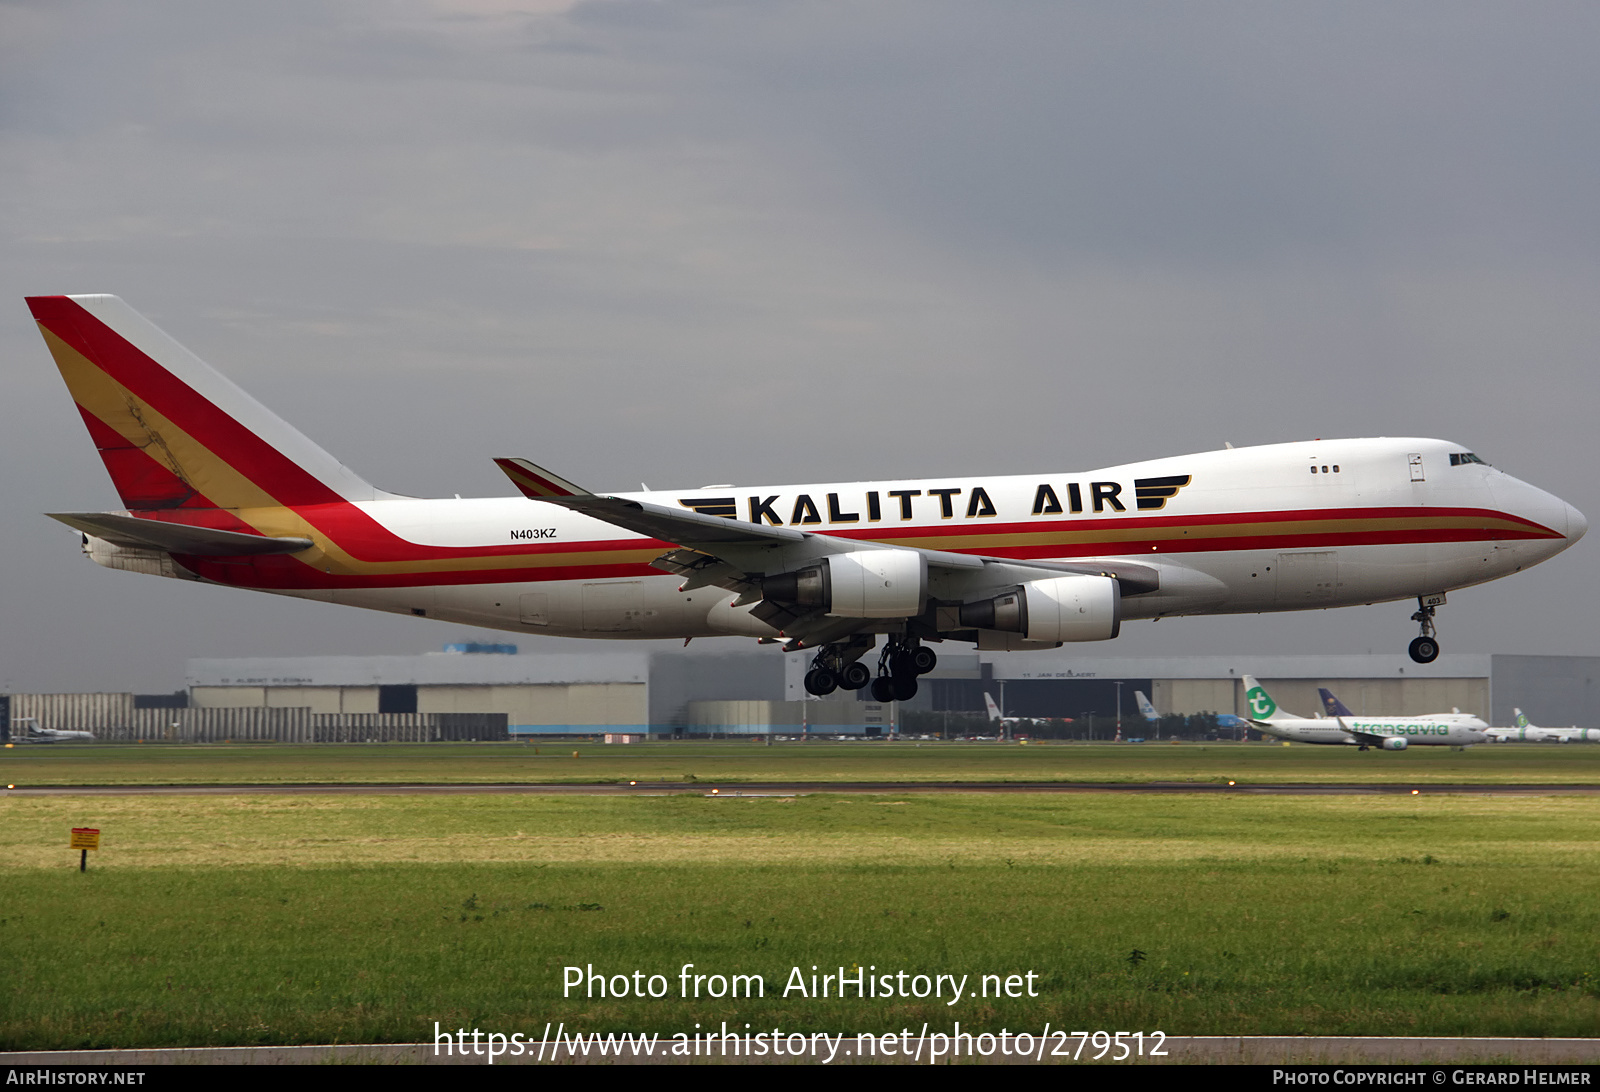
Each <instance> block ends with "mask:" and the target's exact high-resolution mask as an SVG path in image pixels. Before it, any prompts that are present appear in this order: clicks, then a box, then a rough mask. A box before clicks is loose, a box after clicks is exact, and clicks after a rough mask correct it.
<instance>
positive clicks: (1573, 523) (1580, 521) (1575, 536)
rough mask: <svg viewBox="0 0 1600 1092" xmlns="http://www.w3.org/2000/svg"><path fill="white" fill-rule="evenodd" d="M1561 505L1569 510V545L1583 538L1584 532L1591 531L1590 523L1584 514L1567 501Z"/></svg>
mask: <svg viewBox="0 0 1600 1092" xmlns="http://www.w3.org/2000/svg"><path fill="white" fill-rule="evenodd" d="M1561 504H1562V506H1563V507H1564V508H1566V510H1567V541H1568V542H1569V543H1572V542H1577V541H1578V540H1579V539H1580V538H1582V537H1583V534H1584V532H1585V531H1587V530H1588V529H1589V521H1588V520H1586V519H1584V518H1583V513H1582V512H1580V511H1578V510H1577V509H1576V508H1574V507H1572V505H1570V504H1567V502H1566V501H1562V502H1561Z"/></svg>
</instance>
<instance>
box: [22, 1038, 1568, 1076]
mask: <svg viewBox="0 0 1600 1092" xmlns="http://www.w3.org/2000/svg"><path fill="white" fill-rule="evenodd" d="M1034 1043H1035V1045H1036V1046H1037V1044H1038V1040H1037V1039H1034ZM856 1045H857V1044H856V1041H855V1040H854V1039H851V1038H848V1037H847V1038H845V1039H844V1040H843V1042H842V1043H840V1044H839V1047H840V1049H839V1050H838V1052H837V1054H836V1055H835V1056H834V1059H833V1062H832V1064H834V1065H840V1064H849V1063H855V1064H876V1065H896V1064H898V1065H904V1064H922V1065H927V1064H929V1062H928V1058H929V1054H930V1053H931V1051H932V1048H933V1047H934V1046H936V1045H937V1046H939V1047H940V1049H943V1050H948V1049H949V1044H948V1042H946V1043H944V1044H938V1043H937V1041H936V1040H935V1039H934V1038H933V1037H929V1039H928V1040H924V1041H923V1042H922V1043H921V1044H920V1046H921V1047H922V1050H921V1054H920V1062H917V1061H916V1060H915V1059H916V1057H917V1055H916V1051H917V1050H918V1048H919V1043H918V1040H916V1039H911V1040H909V1042H908V1043H906V1044H905V1046H906V1047H908V1048H909V1049H910V1050H911V1051H912V1053H913V1058H907V1057H906V1056H905V1054H904V1052H902V1053H900V1054H897V1055H895V1056H893V1057H885V1056H882V1055H879V1056H877V1057H862V1056H861V1053H860V1051H858V1050H856V1049H855V1048H856ZM896 1045H900V1044H898V1043H897V1044H896ZM985 1045H987V1046H989V1048H990V1049H991V1050H992V1051H993V1053H991V1054H990V1055H989V1056H988V1057H982V1058H977V1059H974V1060H975V1061H978V1062H981V1063H983V1064H988V1065H993V1064H997V1063H998V1064H1010V1065H1033V1064H1038V1063H1039V1062H1052V1061H1053V1062H1056V1063H1067V1064H1072V1063H1073V1059H1072V1058H1071V1056H1070V1053H1071V1051H1072V1050H1073V1049H1075V1048H1076V1047H1077V1040H1076V1039H1066V1040H1061V1039H1057V1038H1055V1037H1054V1036H1052V1037H1051V1039H1050V1041H1049V1043H1048V1044H1047V1049H1045V1051H1044V1053H1043V1056H1042V1057H1041V1056H1038V1055H1032V1056H1027V1057H1021V1056H1018V1055H1016V1054H1012V1055H1010V1056H1004V1055H1001V1054H1000V1053H999V1051H998V1050H995V1049H994V1045H993V1043H992V1042H991V1043H988V1044H985ZM1147 1045H1148V1041H1147ZM533 1046H534V1047H535V1048H537V1046H538V1041H537V1040H535V1041H534V1044H533ZM1057 1049H1064V1050H1065V1051H1066V1052H1067V1053H1066V1055H1065V1056H1059V1057H1052V1054H1051V1052H1052V1051H1054V1050H1057ZM1164 1049H1165V1050H1166V1052H1167V1053H1166V1055H1165V1056H1164V1057H1145V1058H1142V1059H1141V1058H1138V1057H1133V1058H1130V1059H1129V1061H1130V1062H1135V1063H1137V1062H1143V1063H1145V1064H1165V1065H1330V1064H1331V1065H1425V1066H1449V1065H1473V1064H1479V1065H1481V1064H1496V1063H1498V1064H1509V1063H1514V1064H1519V1065H1544V1066H1549V1065H1564V1066H1569V1067H1575V1066H1593V1065H1595V1064H1596V1063H1600V1039H1435V1038H1426V1039H1425V1038H1380V1037H1320V1036H1265V1035H1262V1036H1248V1035H1247V1036H1239V1035H1218V1036H1189V1037H1181V1036H1174V1037H1172V1038H1169V1039H1167V1040H1166V1042H1165V1044H1164ZM441 1050H442V1048H441ZM847 1050H848V1051H850V1052H851V1053H850V1055H849V1056H846V1054H845V1051H847ZM1094 1052H1095V1051H1094V1050H1093V1048H1090V1047H1086V1048H1084V1050H1083V1051H1082V1052H1081V1054H1080V1057H1079V1059H1078V1064H1082V1063H1083V1062H1086V1061H1089V1060H1090V1056H1092V1055H1093V1053H1094ZM656 1053H657V1054H658V1055H659V1054H660V1053H661V1050H660V1047H659V1046H658V1047H657V1048H656ZM823 1057H824V1058H825V1057H826V1051H824V1052H823ZM1107 1057H1108V1058H1109V1057H1110V1055H1109V1054H1108V1055H1107ZM821 1060H822V1059H819V1058H815V1057H810V1056H806V1057H800V1058H796V1057H791V1056H784V1057H777V1056H774V1055H771V1054H768V1055H766V1056H765V1057H761V1056H757V1057H754V1058H751V1057H744V1056H740V1057H728V1058H726V1059H724V1058H722V1057H720V1056H713V1057H710V1058H707V1057H699V1058H695V1057H688V1058H682V1057H679V1058H673V1057H671V1056H668V1057H664V1058H663V1057H655V1058H653V1059H647V1058H642V1057H641V1058H638V1059H635V1058H634V1057H633V1056H632V1055H631V1054H629V1055H625V1056H623V1057H621V1058H618V1057H616V1056H606V1057H602V1056H600V1055H598V1054H597V1053H594V1052H592V1051H591V1052H590V1053H589V1054H588V1055H582V1054H580V1055H578V1056H576V1057H574V1056H572V1055H571V1054H569V1053H568V1052H567V1051H566V1050H565V1049H562V1050H560V1051H559V1052H558V1051H556V1050H555V1049H554V1048H552V1049H551V1050H550V1051H548V1052H547V1053H546V1055H545V1059H544V1061H545V1064H551V1063H554V1064H558V1065H619V1064H621V1065H638V1064H650V1062H652V1061H653V1062H654V1064H657V1065H673V1064H676V1065H708V1064H709V1065H717V1064H723V1063H724V1062H725V1063H726V1064H730V1065H732V1064H739V1065H750V1064H767V1065H797V1064H798V1065H815V1064H819V1063H820V1061H821ZM967 1060H968V1059H967V1057H966V1056H965V1055H963V1056H962V1057H961V1059H960V1061H961V1062H963V1063H965V1062H967ZM486 1061H487V1059H486V1057H484V1056H482V1055H478V1056H473V1055H468V1056H466V1057H462V1056H461V1055H455V1056H450V1055H445V1054H442V1053H441V1054H435V1051H434V1046H433V1044H431V1043H398V1044H367V1045H356V1046H293V1047H194V1048H186V1049H164V1050H58V1051H25V1052H23V1051H19V1052H14V1053H0V1066H82V1065H111V1066H131V1067H138V1066H156V1065H327V1064H334V1063H338V1064H344V1065H352V1064H354V1065H361V1064H366V1065H483V1064H485V1063H486ZM496 1064H497V1065H529V1064H538V1058H537V1057H536V1056H534V1057H530V1056H528V1055H526V1054H525V1055H523V1056H522V1057H512V1056H506V1057H502V1058H498V1059H496ZM1433 1083H1436V1084H1443V1083H1446V1081H1445V1080H1440V1079H1438V1077H1437V1076H1436V1077H1435V1078H1434V1081H1433ZM1457 1083H1459V1082H1457Z"/></svg>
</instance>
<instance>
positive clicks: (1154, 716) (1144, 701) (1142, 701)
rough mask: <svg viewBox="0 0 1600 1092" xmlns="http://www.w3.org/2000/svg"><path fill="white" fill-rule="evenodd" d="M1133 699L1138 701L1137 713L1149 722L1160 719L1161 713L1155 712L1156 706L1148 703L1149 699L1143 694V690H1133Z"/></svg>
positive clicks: (1152, 722)
mask: <svg viewBox="0 0 1600 1092" xmlns="http://www.w3.org/2000/svg"><path fill="white" fill-rule="evenodd" d="M1133 700H1134V701H1135V702H1136V703H1138V706H1139V715H1140V716H1141V717H1143V718H1144V719H1145V720H1147V721H1149V722H1150V723H1151V724H1154V723H1156V721H1158V720H1160V719H1161V714H1160V713H1157V712H1156V707H1155V706H1153V705H1151V704H1150V699H1149V698H1147V697H1145V696H1144V691H1143V690H1135V691H1134V692H1133Z"/></svg>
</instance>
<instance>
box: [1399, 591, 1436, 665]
mask: <svg viewBox="0 0 1600 1092" xmlns="http://www.w3.org/2000/svg"><path fill="white" fill-rule="evenodd" d="M1435 609H1436V607H1435V606H1434V605H1433V604H1431V603H1429V602H1428V601H1427V600H1426V599H1423V598H1420V597H1419V598H1418V599H1417V613H1415V614H1413V615H1412V616H1411V620H1412V621H1413V622H1416V623H1417V624H1418V625H1420V626H1421V627H1422V636H1420V637H1418V638H1417V639H1416V640H1415V641H1412V642H1411V647H1410V648H1409V649H1408V650H1407V651H1409V652H1410V653H1411V658H1412V659H1413V660H1415V661H1416V662H1417V663H1419V664H1431V663H1433V661H1435V660H1437V659H1438V658H1439V639H1438V637H1437V636H1436V635H1435V633H1434V628H1433V612H1434V610H1435Z"/></svg>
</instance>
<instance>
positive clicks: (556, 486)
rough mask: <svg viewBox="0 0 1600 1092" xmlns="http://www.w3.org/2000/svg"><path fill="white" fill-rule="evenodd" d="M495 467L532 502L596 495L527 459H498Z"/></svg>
mask: <svg viewBox="0 0 1600 1092" xmlns="http://www.w3.org/2000/svg"><path fill="white" fill-rule="evenodd" d="M494 465H495V466H498V467H499V468H500V469H501V470H502V471H503V472H504V473H505V476H506V477H508V478H510V479H511V484H512V485H514V486H516V487H517V488H518V489H519V490H521V491H522V495H523V496H524V497H528V498H529V499H531V500H544V499H545V498H546V497H589V496H593V495H594V494H592V493H590V492H589V491H588V490H587V489H584V488H583V487H582V486H577V485H573V484H572V483H571V482H569V481H567V480H566V479H565V478H558V477H556V476H555V475H554V474H552V473H550V471H548V470H546V469H545V468H544V467H542V466H535V465H534V464H533V463H530V462H529V461H528V460H527V459H496V460H495V461H494Z"/></svg>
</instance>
